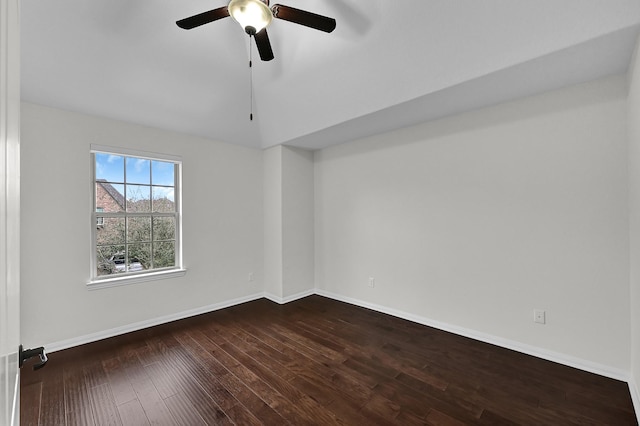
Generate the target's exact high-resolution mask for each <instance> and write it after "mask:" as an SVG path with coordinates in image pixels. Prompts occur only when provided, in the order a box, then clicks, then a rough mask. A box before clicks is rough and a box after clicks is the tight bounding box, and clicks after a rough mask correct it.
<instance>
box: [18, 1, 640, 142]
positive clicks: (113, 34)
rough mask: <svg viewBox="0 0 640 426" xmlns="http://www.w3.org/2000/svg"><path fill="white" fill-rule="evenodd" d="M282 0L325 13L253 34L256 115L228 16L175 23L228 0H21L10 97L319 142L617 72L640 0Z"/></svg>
mask: <svg viewBox="0 0 640 426" xmlns="http://www.w3.org/2000/svg"><path fill="white" fill-rule="evenodd" d="M279 1H280V0H272V4H273V3H277V2H279ZM282 3H283V4H286V5H289V6H292V7H296V8H299V9H305V10H309V11H311V12H315V13H318V14H321V15H327V16H331V17H334V18H335V19H336V21H337V28H336V30H335V31H334V32H333V33H331V34H326V33H323V32H320V31H315V30H312V29H310V28H306V27H303V26H299V25H296V24H292V23H290V22H286V21H282V20H278V19H276V20H274V21H273V23H272V24H271V25H270V26H269V28H268V32H269V37H270V40H271V44H272V47H273V51H274V54H275V59H274V60H273V61H271V62H261V61H259V60H258V55H257V52H255V50H254V66H253V81H254V96H253V97H254V109H253V110H254V120H253V121H249V111H250V74H249V68H248V55H249V39H248V37H247V36H246V34H244V32H243V31H242V29H241V28H240V26H239V25H238V24H237V23H236V22H235V21H233V19H231V18H226V19H223V20H220V21H217V22H213V23H210V24H207V25H205V26H202V27H198V28H195V29H193V30H189V31H186V30H182V29H180V28H178V27H177V26H176V25H175V21H176V20H179V19H182V18H185V17H188V16H191V15H194V14H196V13H200V12H203V11H206V10H210V9H214V8H217V7H220V6H223V5H225V4H226V2H225V0H182V1H171V0H91V1H87V0H56V1H41V0H21V21H22V22H21V28H22V39H21V45H22V98H23V100H25V101H29V102H34V103H38V104H43V105H48V106H53V107H58V108H62V109H67V110H72V111H79V112H84V113H88V114H94V115H99V116H103V117H109V118H115V119H119V120H124V121H129V122H134V123H139V124H143V125H147V126H153V127H158V128H162V129H168V130H174V131H178V132H182V133H188V134H194V135H199V136H203V137H206V138H210V139H214V140H220V141H225V142H229V143H235V144H240V145H246V146H252V147H269V146H273V145H277V144H287V145H294V146H300V147H306V148H311V149H318V148H322V147H325V146H329V145H332V144H336V143H341V142H345V141H348V140H352V139H354V138H358V137H363V136H367V135H370V134H373V133H379V132H382V131H387V130H392V129H395V128H399V127H403V126H406V125H410V124H415V123H419V122H423V121H427V120H432V119H435V118H440V117H443V116H446V115H450V114H455V113H460V112H463V111H467V110H470V109H474V108H479V107H482V106H487V105H492V104H495V103H498V102H503V101H506V100H510V99H515V98H518V97H522V96H527V95H531V94H534V93H538V92H542V91H545V90H551V89H555V88H559V87H563V86H566V85H570V84H575V83H579V82H583V81H588V80H591V79H595V78H599V77H603V76H606V75H611V74H619V73H623V72H625V71H626V69H627V67H628V64H629V62H630V58H631V55H632V53H633V49H634V46H635V41H636V40H637V37H638V33H639V28H640V0H562V1H558V0H351V1H349V0H304V1H302V0H282ZM253 49H255V47H254V48H253Z"/></svg>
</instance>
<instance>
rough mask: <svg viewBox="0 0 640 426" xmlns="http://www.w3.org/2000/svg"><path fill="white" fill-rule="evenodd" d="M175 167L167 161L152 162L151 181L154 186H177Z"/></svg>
mask: <svg viewBox="0 0 640 426" xmlns="http://www.w3.org/2000/svg"><path fill="white" fill-rule="evenodd" d="M174 170H175V165H174V164H173V163H167V162H166V161H152V163H151V171H152V174H151V179H152V182H151V183H153V184H154V185H166V186H174V185H175V177H174V176H175V174H174Z"/></svg>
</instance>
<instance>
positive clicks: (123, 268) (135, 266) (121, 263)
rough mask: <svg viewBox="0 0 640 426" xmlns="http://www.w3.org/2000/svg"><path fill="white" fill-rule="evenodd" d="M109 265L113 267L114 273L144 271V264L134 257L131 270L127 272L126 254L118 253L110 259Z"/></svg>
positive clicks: (130, 266) (130, 265) (130, 264)
mask: <svg viewBox="0 0 640 426" xmlns="http://www.w3.org/2000/svg"><path fill="white" fill-rule="evenodd" d="M109 264H110V265H112V270H113V272H112V273H120V272H136V271H142V270H143V269H144V268H143V267H142V263H140V261H139V260H138V259H136V258H135V257H134V258H132V259H131V262H130V263H129V270H128V271H127V265H126V263H125V256H124V253H117V254H114V255H113V256H111V257H110V258H109Z"/></svg>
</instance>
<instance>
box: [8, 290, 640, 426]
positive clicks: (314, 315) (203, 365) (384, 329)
mask: <svg viewBox="0 0 640 426" xmlns="http://www.w3.org/2000/svg"><path fill="white" fill-rule="evenodd" d="M21 380H22V384H21V401H22V404H21V412H20V415H21V419H22V424H23V425H47V426H49V425H94V424H95V425H146V424H160V425H164V424H166V425H188V426H194V425H213V424H238V425H258V424H265V425H284V424H292V425H307V424H313V425H330V424H348V425H390V424H394V425H398V424H400V425H422V424H427V425H465V424H479V425H514V424H522V425H565V424H566V425H569V424H580V425H606V424H608V425H616V426H619V425H635V424H637V423H636V418H635V415H634V411H633V406H632V402H631V398H630V395H629V389H628V387H627V384H626V383H623V382H619V381H616V380H612V379H607V378H604V377H600V376H597V375H594V374H591V373H586V372H584V371H580V370H576V369H573V368H570V367H566V366H562V365H559V364H555V363H552V362H549V361H544V360H541V359H538V358H534V357H531V356H527V355H524V354H521V353H517V352H513V351H510V350H507V349H502V348H499V347H496V346H492V345H489V344H485V343H480V342H477V341H474V340H471V339H467V338H464V337H459V336H455V335H452V334H449V333H446V332H443V331H439V330H436V329H432V328H429V327H425V326H422V325H418V324H415V323H411V322H409V321H404V320H401V319H397V318H394V317H391V316H388V315H384V314H380V313H377V312H373V311H370V310H367V309H362V308H359V307H355V306H352V305H348V304H345V303H341V302H337V301H334V300H330V299H326V298H323V297H320V296H311V297H307V298H305V299H302V300H299V301H296V302H292V303H289V304H287V305H284V306H280V305H277V304H275V303H272V302H270V301H268V300H265V299H262V300H258V301H254V302H250V303H245V304H243V305H239V306H236V307H233V308H228V309H224V310H221V311H217V312H213V313H210V314H206V315H200V316H198V317H194V318H190V319H186V320H182V321H177V322H174V323H171V324H166V325H162V326H158V327H153V328H150V329H147V330H143V331H139V332H135V333H129V334H126V335H123V336H119V337H115V338H111V339H106V340H103V341H100V342H96V343H92V344H89V345H84V346H80V347H77V348H73V349H68V350H64V351H60V352H55V353H52V354H50V357H49V364H48V365H47V366H46V367H45V368H43V369H41V370H38V371H31V369H30V366H29V365H27V366H25V367H24V368H23V371H22V378H21Z"/></svg>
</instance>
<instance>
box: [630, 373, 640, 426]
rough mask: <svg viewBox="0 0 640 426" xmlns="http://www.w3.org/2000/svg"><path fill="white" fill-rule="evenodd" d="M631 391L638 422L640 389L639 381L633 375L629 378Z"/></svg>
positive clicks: (639, 419) (639, 418)
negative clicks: (639, 387)
mask: <svg viewBox="0 0 640 426" xmlns="http://www.w3.org/2000/svg"><path fill="white" fill-rule="evenodd" d="M629 393H630V394H631V400H632V401H633V408H634V410H636V419H638V423H640V389H638V383H637V382H636V381H635V380H634V378H633V377H631V379H630V380H629Z"/></svg>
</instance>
